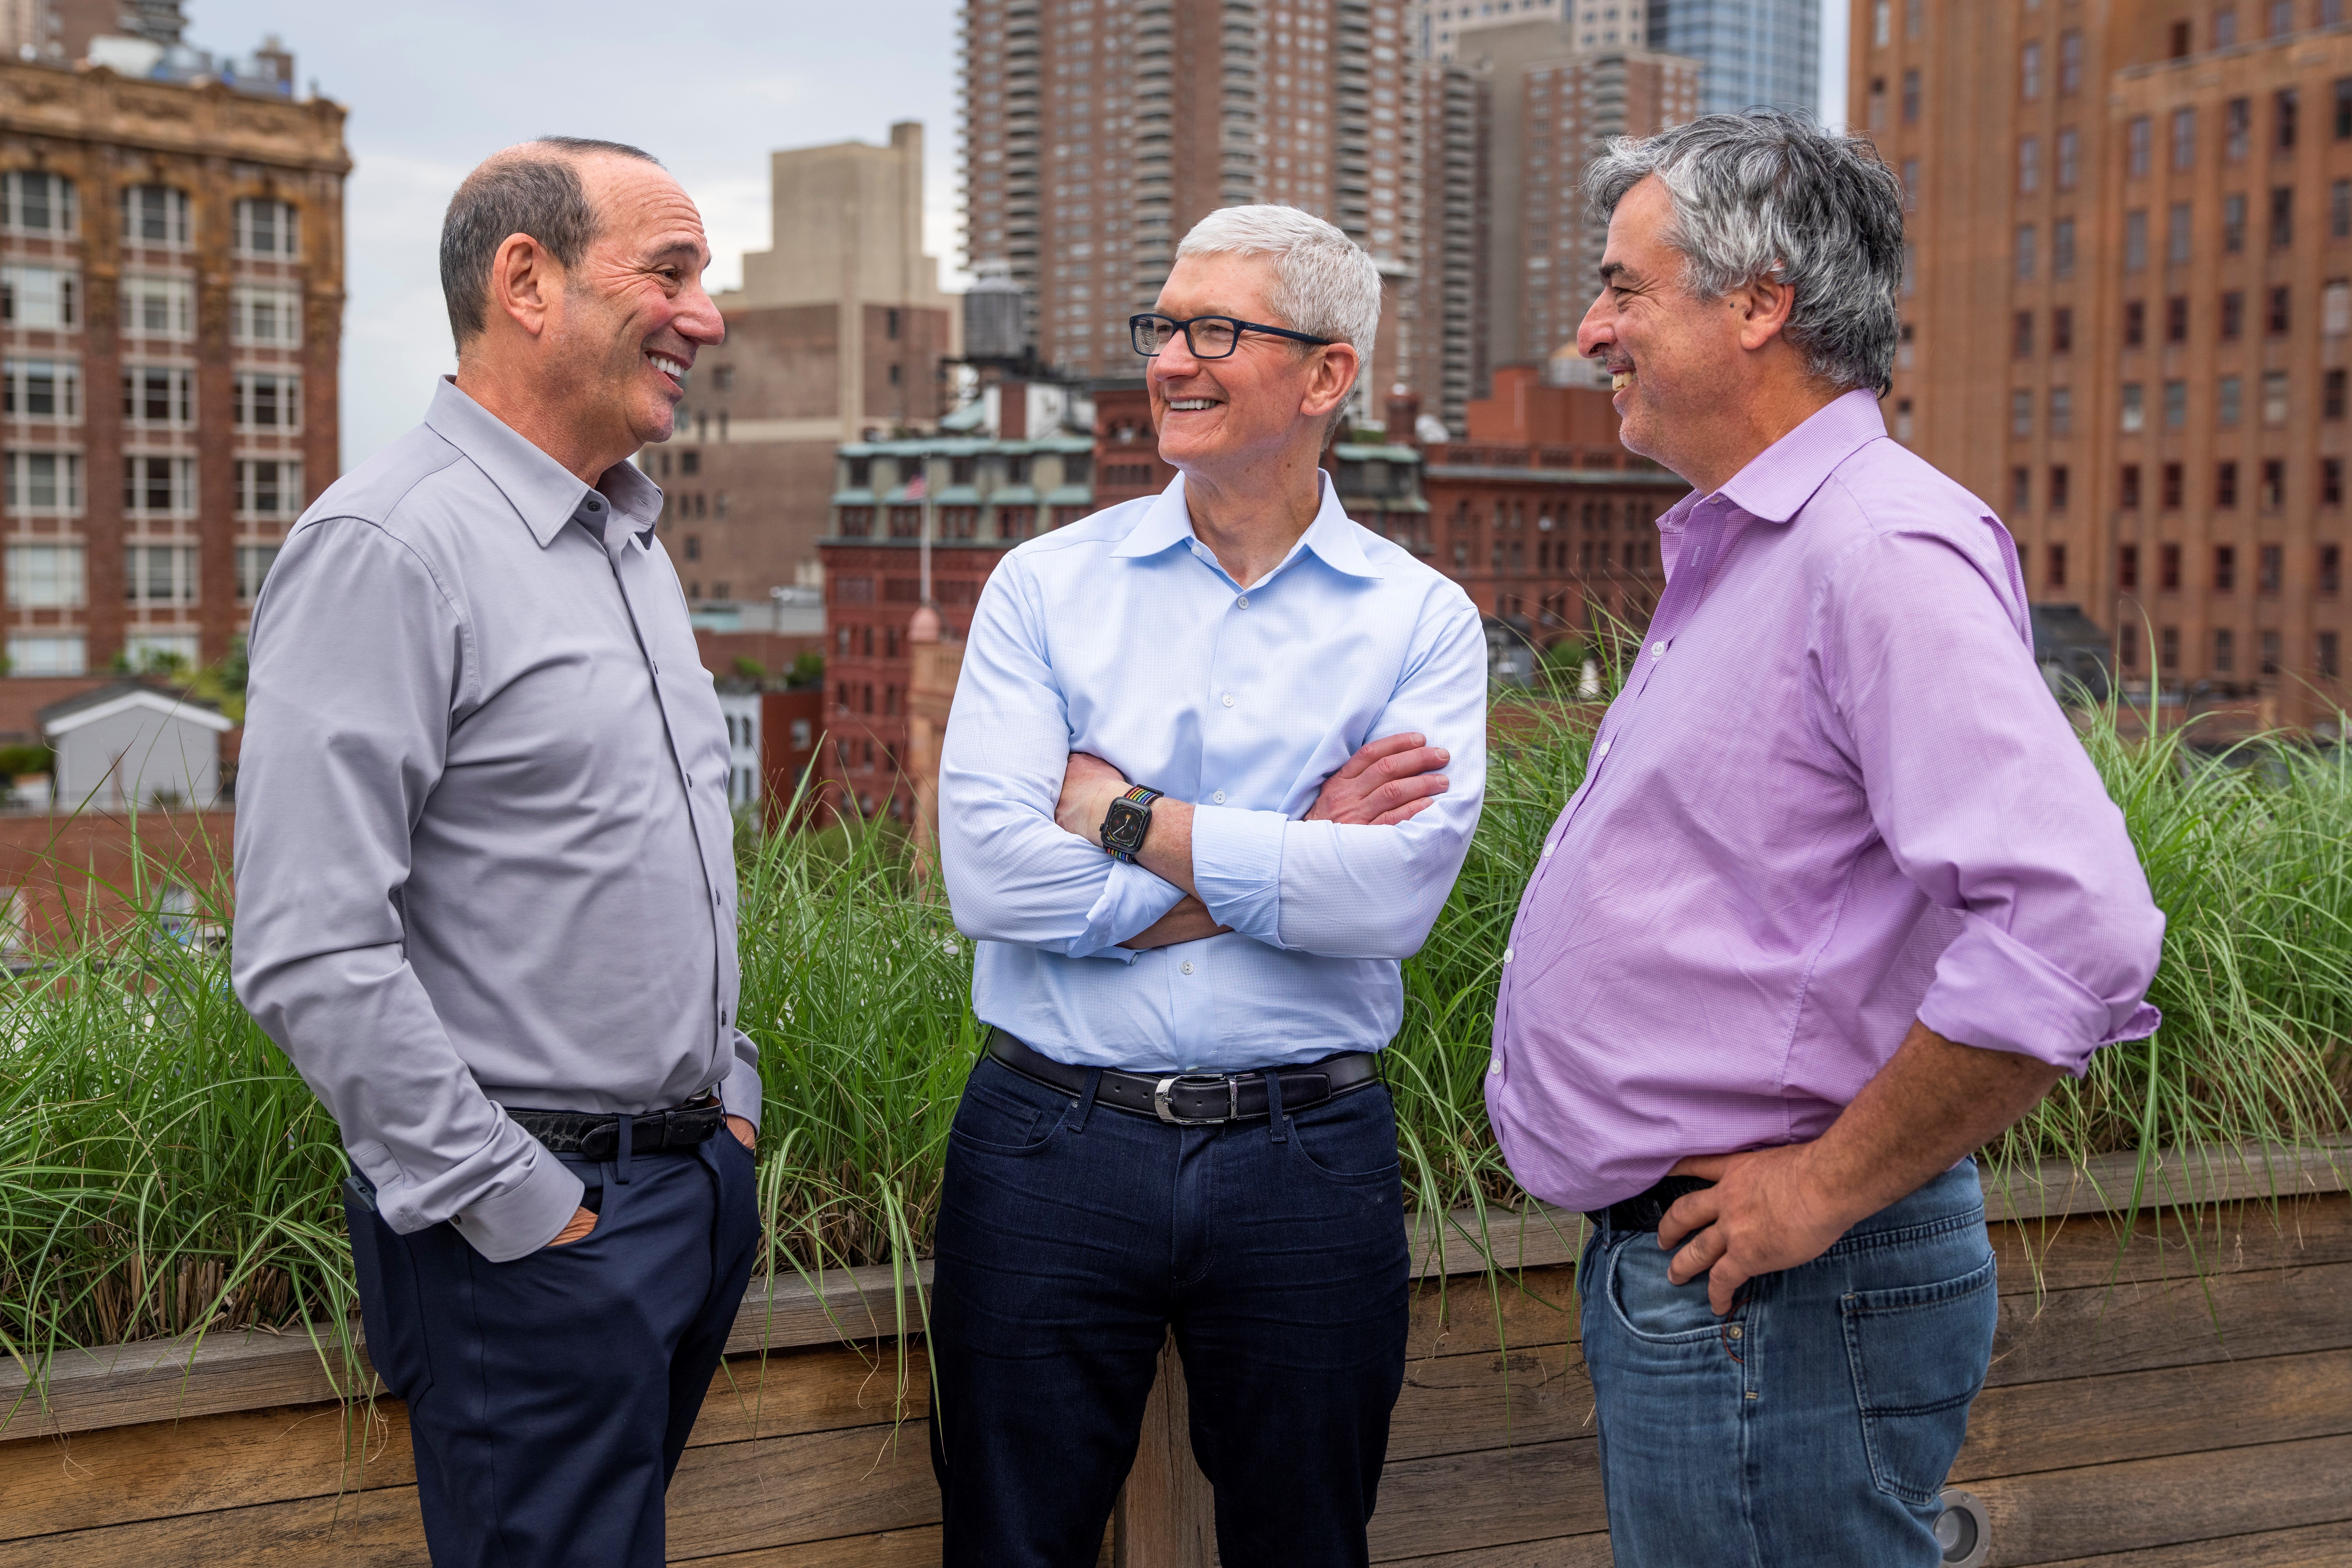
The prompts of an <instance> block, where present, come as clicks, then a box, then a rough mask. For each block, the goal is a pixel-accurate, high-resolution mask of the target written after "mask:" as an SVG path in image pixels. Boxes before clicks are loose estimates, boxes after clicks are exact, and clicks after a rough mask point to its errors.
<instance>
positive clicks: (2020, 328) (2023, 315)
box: [2009, 310, 2033, 359]
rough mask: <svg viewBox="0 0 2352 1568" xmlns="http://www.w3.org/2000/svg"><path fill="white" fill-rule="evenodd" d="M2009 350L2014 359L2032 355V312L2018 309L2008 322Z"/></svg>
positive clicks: (2029, 357) (2026, 357) (2027, 357)
mask: <svg viewBox="0 0 2352 1568" xmlns="http://www.w3.org/2000/svg"><path fill="white" fill-rule="evenodd" d="M2009 352H2010V354H2011V357H2013V358H2016V359H2032V357H2033V312H2032V311H2031V310H2020V311H2018V312H2017V315H2016V316H2015V318H2014V319H2012V320H2011V322H2010V324H2009Z"/></svg>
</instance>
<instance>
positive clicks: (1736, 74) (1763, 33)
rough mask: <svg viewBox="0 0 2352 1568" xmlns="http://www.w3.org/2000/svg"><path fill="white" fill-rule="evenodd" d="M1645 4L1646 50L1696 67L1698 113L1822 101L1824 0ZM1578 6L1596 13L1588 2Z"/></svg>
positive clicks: (1801, 106) (1663, 0)
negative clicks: (1686, 60) (1680, 58)
mask: <svg viewBox="0 0 2352 1568" xmlns="http://www.w3.org/2000/svg"><path fill="white" fill-rule="evenodd" d="M1648 3H1649V8H1650V47H1652V48H1653V49H1656V50H1659V51H1661V52H1663V53H1665V54H1671V55H1687V56H1688V57H1689V58H1692V59H1695V60H1696V61H1698V63H1699V68H1700V71H1701V73H1702V74H1701V79H1700V86H1699V112H1700V113H1702V114H1735V113H1738V111H1739V110H1743V109H1754V108H1759V107H1769V108H1773V109H1787V110H1796V111H1799V112H1801V113H1805V114H1811V113H1812V112H1814V110H1815V107H1816V105H1817V104H1818V103H1819V101H1820V98H1821V82H1820V71H1821V47H1822V43H1821V32H1822V18H1821V0H1648ZM1577 4H1578V5H1580V7H1581V8H1583V9H1585V10H1591V9H1594V8H1595V7H1594V6H1593V5H1591V3H1590V0H1577ZM1599 8H1600V9H1602V10H1606V9H1608V8H1609V7H1608V6H1607V5H1601V6H1600V7H1599Z"/></svg>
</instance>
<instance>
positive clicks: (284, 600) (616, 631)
mask: <svg viewBox="0 0 2352 1568" xmlns="http://www.w3.org/2000/svg"><path fill="white" fill-rule="evenodd" d="M660 506H661V492H660V490H658V489H656V488H655V486H654V485H653V483H652V481H650V480H648V479H646V477H645V476H644V475H642V474H640V473H639V472H638V471H637V470H636V469H635V468H631V467H629V466H627V465H625V464H624V465H621V466H619V467H616V468H611V469H608V470H607V471H606V472H605V473H604V476H603V478H602V479H600V480H599V482H598V484H597V487H596V488H595V489H590V488H589V487H587V486H586V485H583V484H582V483H581V482H580V480H579V479H576V478H574V477H573V476H572V474H570V473H568V472H566V471H565V470H564V469H563V468H562V466H560V465H559V464H558V463H557V462H556V461H555V460H554V459H553V458H550V457H548V456H547V455H546V454H545V453H544V452H541V450H540V449H539V448H538V447H533V446H532V445H531V444H530V442H528V441H526V440H524V439H523V438H522V437H520V436H518V435H517V434H515V432H514V431H512V430H511V429H509V428H508V427H507V426H505V425H504V424H502V423H501V422H500V421H499V419H497V418H496V417H495V416H492V415H491V414H489V413H488V411H487V410H485V409H484V408H482V406H481V405H479V404H477V403H476V402H475V401H474V400H473V399H472V398H470V397H468V396H467V395H465V394H464V393H462V392H460V391H458V390H457V386H456V384H454V383H451V382H448V381H444V382H443V383H442V384H441V385H440V386H439V388H438V390H436V393H435V394H434V397H433V406H432V409H431V411H430V412H429V413H428V414H427V415H426V416H425V423H424V425H422V426H419V427H418V428H417V429H415V430H413V431H411V432H410V433H409V434H408V435H406V436H404V437H402V438H401V439H400V440H398V441H396V442H394V444H393V445H392V446H391V447H387V448H386V449H385V450H384V451H383V452H382V453H379V454H378V455H377V456H376V457H374V458H371V459H369V460H368V461H367V462H366V463H364V464H362V465H361V466H360V467H359V468H357V469H355V470H353V471H352V473H351V474H349V475H347V476H345V477H344V478H343V479H341V480H340V481H338V482H337V483H336V484H335V485H334V486H333V487H332V488H331V489H329V490H328V491H327V492H326V494H324V495H322V496H320V498H319V500H318V502H317V503H316V504H315V505H313V506H312V507H311V508H310V510H309V511H308V512H306V513H304V514H303V516H302V519H301V521H299V523H297V524H296V525H295V529H294V531H293V533H292V534H291V536H290V537H289V538H288V540H287V542H286V546H285V549H284V550H283V551H282V552H280V553H279V555H278V562H277V564H276V565H275V566H274V567H273V568H272V569H271V571H270V574H269V579H268V584H267V585H266V586H265V587H264V589H263V591H262V594H261V597H260V601H259V603H258V604H257V605H255V607H254V615H253V633H252V638H251V654H252V671H251V684H250V686H249V688H248V689H247V710H246V733H245V743H244V751H243V754H242V756H241V758H240V764H239V769H238V774H237V816H238V822H237V833H236V892H237V909H236V954H235V973H236V990H237V995H238V996H239V998H240V999H242V1000H243V1002H244V1003H245V1005H247V1007H248V1008H250V1009H251V1010H252V1012H253V1015H254V1016H255V1017H256V1018H257V1019H258V1020H259V1021H260V1023H261V1026H262V1027H263V1028H264V1029H266V1030H268V1033H269V1037H271V1038H272V1039H274V1040H276V1041H277V1042H278V1045H279V1046H281V1047H284V1049H285V1051H286V1054H287V1055H288V1056H289V1058H292V1059H293V1062H294V1065H295V1067H296V1068H298V1069H299V1071H300V1072H301V1074H302V1077H303V1079H304V1080H305V1081H306V1082H308V1083H309V1084H310V1087H311V1088H312V1089H315V1090H317V1091H318V1094H319V1097H320V1099H321V1100H324V1101H325V1102H326V1105H327V1109H328V1110H330V1111H331V1112H332V1113H333V1115H334V1117H335V1120H336V1121H337V1122H338V1123H339V1124H340V1125H341V1129H342V1135H343V1142H344V1144H345V1145H346V1146H347V1147H348V1148H349V1149H350V1151H351V1154H352V1160H353V1162H354V1163H357V1164H358V1166H359V1167H360V1169H361V1170H362V1171H363V1172H364V1173H366V1174H367V1177H368V1179H369V1180H370V1181H371V1182H373V1184H374V1185H375V1188H376V1193H377V1204H378V1206H379V1208H380V1210H381V1212H382V1213H383V1216H384V1218H385V1220H386V1221H387V1222H388V1223H390V1224H391V1226H393V1228H394V1229H395V1230H399V1231H404V1232H406V1231H414V1230H419V1229H422V1228H423V1227H425V1226H429V1225H434V1224H437V1223H438V1222H440V1221H442V1220H451V1221H454V1222H455V1223H456V1225H457V1229H458V1231H459V1232H460V1234H462V1235H463V1236H464V1237H466V1238H467V1240H468V1241H469V1242H471V1243H472V1244H473V1245H474V1247H476V1248H477V1249H478V1250H479V1251H480V1252H481V1253H482V1254H483V1255H484V1256H485V1257H487V1258H490V1259H492V1260H493V1261H503V1260H505V1259H507V1258H517V1257H520V1256H521V1255H523V1254H525V1253H527V1252H530V1251H531V1250H533V1249H534V1248H536V1247H541V1246H542V1245H544V1244H545V1243H546V1242H547V1241H549V1240H550V1239H551V1238H552V1237H553V1236H554V1235H555V1233H556V1232H557V1231H558V1230H559V1229H561V1228H562V1226H563V1224H564V1222H565V1221H566V1220H568V1219H569V1218H570V1217H571V1215H572V1211H573V1209H574V1208H575V1207H576V1206H577V1205H578V1203H579V1201H580V1196H581V1191H582V1189H581V1184H580V1181H579V1179H578V1178H577V1177H576V1176H574V1175H572V1173H571V1172H569V1171H568V1170H566V1169H565V1168H564V1166H563V1163H562V1162H561V1161H559V1160H557V1159H556V1158H555V1157H554V1156H553V1155H551V1153H549V1152H548V1151H547V1149H546V1147H545V1146H544V1145H542V1144H541V1143H540V1142H539V1141H538V1140H537V1139H535V1138H532V1137H531V1136H530V1134H528V1133H526V1132H524V1131H522V1129H520V1127H518V1126H516V1125H515V1123H514V1122H513V1121H511V1120H510V1119H509V1117H508V1116H507V1114H506V1113H505V1111H504V1110H503V1109H501V1108H502V1107H503V1106H508V1105H512V1106H527V1107H533V1108H549V1109H562V1110H601V1111H610V1110H625V1111H631V1112H637V1111H645V1110H656V1109H659V1108H661V1107H664V1106H669V1105H675V1104H677V1103H678V1102H679V1101H681V1100H688V1099H691V1098H693V1097H694V1096H695V1095H697V1094H699V1093H700V1092H702V1091H703V1090H705V1089H712V1088H718V1089H720V1091H721V1093H722V1095H723V1096H724V1099H725V1100H726V1105H727V1109H728V1110H730V1112H732V1113H734V1114H736V1115H739V1116H744V1117H749V1118H751V1119H752V1120H754V1121H757V1119H758V1117H759V1113H760V1075H759V1068H758V1052H757V1048H756V1047H754V1046H753V1045H752V1044H751V1040H750V1039H748V1038H747V1037H745V1036H744V1035H743V1033H742V1031H741V1030H740V1028H738V1027H736V1017H735V1005H736V983H737V970H736V956H735V918H736V910H735V896H736V889H735V866H734V844H733V838H734V825H733V822H732V819H731V818H730V815H729V812H728V805H727V776H728V767H729V749H728V742H727V730H726V724H725V721H724V720H723V719H722V718H721V716H720V714H719V702H718V698H717V695H716V693H715V692H714V691H713V689H712V686H711V679H710V676H709V674H708V673H707V672H706V671H705V670H704V669H703V668H702V661H701V659H700V658H698V656H697V654H696V651H695V646H694V632H693V628H692V626H691V625H690V624H689V622H688V618H687V609H686V599H685V595H684V594H683V593H681V592H680V590H679V587H678V582H677V573H676V572H675V571H674V570H673V569H672V568H671V566H670V563H669V558H668V556H667V554H666V553H664V552H662V550H661V549H659V548H658V547H657V546H656V544H655V543H654V521H655V519H656V517H657V515H658V514H659V510H660ZM608 524H609V526H608ZM575 525H576V526H575ZM600 535H601V540H600V537H599V536H600Z"/></svg>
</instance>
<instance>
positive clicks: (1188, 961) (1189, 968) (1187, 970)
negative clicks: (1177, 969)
mask: <svg viewBox="0 0 2352 1568" xmlns="http://www.w3.org/2000/svg"><path fill="white" fill-rule="evenodd" d="M1184 973H1187V974H1190V973H1192V960H1191V959H1189V958H1188V959H1186V960H1185V961H1184Z"/></svg>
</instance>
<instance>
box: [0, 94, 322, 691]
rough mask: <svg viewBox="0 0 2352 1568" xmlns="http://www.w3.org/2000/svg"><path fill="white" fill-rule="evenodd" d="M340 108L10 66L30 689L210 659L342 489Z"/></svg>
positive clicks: (12, 323) (4, 165)
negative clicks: (313, 507)
mask: <svg viewBox="0 0 2352 1568" xmlns="http://www.w3.org/2000/svg"><path fill="white" fill-rule="evenodd" d="M289 66H290V61H289ZM343 113H344V111H343V110H342V108H341V106H340V105H337V104H334V103H331V102H327V101H325V100H315V99H314V100H309V101H302V102H297V101H295V100H292V99H291V98H290V96H284V95H281V94H279V93H276V92H272V93H268V94H264V93H256V92H246V91H238V90H236V89H231V88H229V87H227V86H225V85H223V84H222V83H220V82H218V81H212V82H208V83H206V84H205V85H201V86H199V85H191V84H183V83H177V82H173V81H168V80H131V79H125V78H123V77H121V76H118V75H117V74H115V73H114V72H113V71H111V70H109V69H105V68H81V69H70V68H60V67H55V66H48V65H32V64H23V63H5V64H0V360H5V363H0V384H5V398H0V446H5V485H0V531H5V560H0V579H5V612H0V613H5V619H6V647H7V655H8V659H9V665H10V668H11V669H12V671H13V672H14V673H16V674H18V675H28V676H29V675H79V674H81V673H83V672H84V671H85V670H95V669H103V668H107V667H108V666H110V664H112V663H113V662H114V661H115V660H116V658H117V657H118V656H122V657H124V658H127V659H128V660H129V662H131V664H132V665H134V666H136V665H138V664H140V663H142V662H144V661H147V660H149V659H152V658H157V657H166V656H167V657H170V658H175V659H180V660H184V661H186V662H187V663H189V664H199V663H211V662H213V661H215V660H217V659H219V658H222V657H223V656H224V655H225V654H226V653H227V651H228V649H229V647H230V644H231V642H232V640H233V639H234V638H235V637H236V636H237V635H239V634H240V633H241V632H242V630H243V629H244V627H245V626H246V624H247V618H248V616H249V614H250V611H251V607H252V600H253V595H254V593H255V592H256V591H257V589H258V587H259V584H260V582H261V577H262V574H264V573H266V572H267V571H268V566H269V563H270V561H271V560H272V559H274V558H275V556H276V553H277V549H278V542H279V541H280V540H281V539H282V538H283V537H284V535H285V531H286V529H287V527H288V526H289V524H290V523H291V522H292V521H294V519H295V518H296V517H297V516H298V515H299V514H300V512H301V510H302V508H303V506H304V505H305V503H306V501H307V500H308V498H309V497H310V496H311V495H314V494H316V493H317V492H318V490H319V489H322V488H323V487H324V486H325V485H326V484H327V483H328V482H329V481H331V479H333V478H334V477H335V473H336V468H337V456H336V442H337V433H338V418H337V405H336V375H337V370H338V365H339V357H340V352H341V351H340V344H341V329H342V307H343V178H344V175H345V174H346V173H347V172H348V171H349V170H350V168H351V159H350V156H349V155H348V153H346V152H345V151H344V147H343V135H342V132H343Z"/></svg>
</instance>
